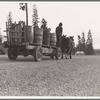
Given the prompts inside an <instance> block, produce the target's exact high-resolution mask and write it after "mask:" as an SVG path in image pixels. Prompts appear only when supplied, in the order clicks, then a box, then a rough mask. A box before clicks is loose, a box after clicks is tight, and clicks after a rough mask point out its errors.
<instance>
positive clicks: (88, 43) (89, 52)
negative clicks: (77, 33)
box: [86, 29, 94, 55]
mask: <svg viewBox="0 0 100 100" xmlns="http://www.w3.org/2000/svg"><path fill="white" fill-rule="evenodd" d="M86 54H87V55H92V54H94V49H93V38H92V33H91V30H90V29H89V31H88V35H87V41H86Z"/></svg>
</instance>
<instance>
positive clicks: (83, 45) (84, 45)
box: [73, 29, 95, 55]
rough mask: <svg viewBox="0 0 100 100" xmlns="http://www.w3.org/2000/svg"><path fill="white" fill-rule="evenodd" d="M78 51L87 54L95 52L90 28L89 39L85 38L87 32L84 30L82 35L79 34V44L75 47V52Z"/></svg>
mask: <svg viewBox="0 0 100 100" xmlns="http://www.w3.org/2000/svg"><path fill="white" fill-rule="evenodd" d="M77 51H83V52H84V53H85V55H93V54H95V52H94V48H93V38H92V33H91V30H90V29H89V31H88V34H87V39H85V33H84V32H82V35H81V36H80V35H78V44H77V45H76V46H75V47H74V48H73V54H75V52H77Z"/></svg>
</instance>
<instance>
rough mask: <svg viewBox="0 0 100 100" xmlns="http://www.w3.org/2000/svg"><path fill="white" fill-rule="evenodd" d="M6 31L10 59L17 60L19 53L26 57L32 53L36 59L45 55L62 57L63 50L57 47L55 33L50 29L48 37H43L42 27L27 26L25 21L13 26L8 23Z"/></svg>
mask: <svg viewBox="0 0 100 100" xmlns="http://www.w3.org/2000/svg"><path fill="white" fill-rule="evenodd" d="M6 33H7V41H6V42H5V43H4V45H5V48H8V58H9V59H10V60H16V58H17V57H18V55H23V56H24V57H27V56H28V55H32V56H33V57H34V60H35V61H41V60H42V57H43V55H45V56H50V57H51V58H53V57H54V56H55V58H56V59H58V60H59V59H61V56H62V51H61V48H59V47H56V35H55V33H50V32H49V31H48V32H47V33H46V34H49V35H48V37H43V35H44V34H43V30H42V29H41V28H38V27H36V28H34V27H33V26H26V25H25V22H19V23H18V24H16V23H12V26H11V27H9V26H8V24H7V23H6ZM44 40H45V42H44V43H43V41H44Z"/></svg>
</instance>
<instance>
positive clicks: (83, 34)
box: [81, 32, 85, 52]
mask: <svg viewBox="0 0 100 100" xmlns="http://www.w3.org/2000/svg"><path fill="white" fill-rule="evenodd" d="M81 49H82V51H84V52H85V33H84V32H82V38H81Z"/></svg>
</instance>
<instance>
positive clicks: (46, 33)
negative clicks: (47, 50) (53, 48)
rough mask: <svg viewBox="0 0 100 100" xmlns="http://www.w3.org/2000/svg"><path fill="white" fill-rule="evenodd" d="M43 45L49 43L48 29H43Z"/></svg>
mask: <svg viewBox="0 0 100 100" xmlns="http://www.w3.org/2000/svg"><path fill="white" fill-rule="evenodd" d="M43 45H45V46H49V45H50V31H49V30H48V29H46V30H43Z"/></svg>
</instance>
